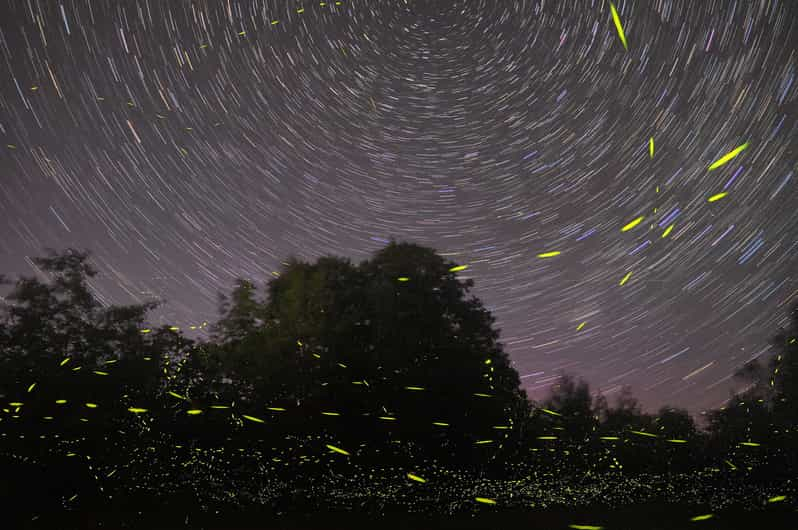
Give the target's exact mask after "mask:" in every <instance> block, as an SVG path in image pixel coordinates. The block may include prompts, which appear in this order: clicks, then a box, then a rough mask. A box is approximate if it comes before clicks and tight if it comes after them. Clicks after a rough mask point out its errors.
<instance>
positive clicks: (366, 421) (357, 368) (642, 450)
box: [0, 242, 798, 520]
mask: <svg viewBox="0 0 798 530" xmlns="http://www.w3.org/2000/svg"><path fill="white" fill-rule="evenodd" d="M89 258H90V254H89V253H88V252H84V251H76V250H72V249H69V250H67V251H65V252H61V253H58V252H54V251H50V254H49V255H48V256H47V257H42V258H36V259H34V263H35V264H36V265H37V267H38V268H39V269H40V272H41V275H40V277H38V278H37V277H20V278H18V279H16V280H14V281H11V280H9V279H7V278H4V277H0V283H1V284H2V285H3V286H4V288H3V291H2V293H1V294H3V295H4V298H2V299H0V409H1V412H0V459H2V460H1V461H2V466H3V467H2V469H3V473H4V478H8V480H6V481H5V482H4V483H3V486H2V487H3V488H5V489H4V490H0V497H2V498H6V499H10V500H12V502H13V503H14V504H15V506H16V508H17V511H18V512H19V513H20V514H21V515H20V517H28V518H31V517H32V518H33V519H34V520H35V519H36V518H37V517H39V515H37V514H39V513H45V512H47V513H57V512H58V510H67V511H68V510H74V509H77V508H76V507H80V509H85V510H90V509H93V508H92V507H97V506H107V505H109V504H113V503H116V502H134V503H135V502H140V503H143V504H142V506H155V505H159V504H158V503H163V502H166V501H165V499H169V502H170V503H173V504H174V503H184V504H189V505H190V504H192V503H194V504H197V503H199V504H201V505H205V504H206V503H207V499H206V498H205V497H204V496H203V495H205V494H207V493H208V492H209V491H211V490H213V489H214V488H221V489H222V490H225V489H227V491H228V494H229V498H230V502H231V503H245V502H250V503H258V502H266V501H264V500H263V499H260V500H259V499H258V498H254V497H252V496H249V494H245V493H244V492H241V491H233V490H232V487H233V486H232V485H234V484H240V483H253V481H254V482H257V481H258V480H262V479H263V480H265V479H264V478H263V477H265V476H266V475H268V476H269V477H270V478H269V480H272V479H274V480H279V481H280V483H281V484H290V485H291V489H292V491H293V493H291V496H290V500H289V501H287V502H289V504H290V503H294V504H295V505H297V506H298V505H300V504H301V502H302V498H303V497H306V496H307V495H306V492H309V491H311V490H312V489H313V487H314V484H316V483H317V481H318V480H319V478H320V477H328V478H329V477H330V476H332V477H344V476H348V475H351V474H353V473H361V474H364V476H366V477H367V476H368V475H369V473H379V472H388V470H393V471H395V470H397V469H398V470H401V472H402V473H404V474H405V476H406V477H407V480H409V481H411V482H415V483H419V484H423V483H425V482H427V481H428V480H429V479H430V474H434V473H436V470H437V469H443V468H447V469H457V470H459V471H460V472H462V473H469V474H473V476H475V477H485V478H490V477H514V476H519V475H523V474H525V473H528V472H529V470H530V469H533V470H535V473H539V474H540V475H539V476H541V477H542V476H547V475H553V474H557V475H558V476H561V477H572V478H574V479H576V478H578V477H580V476H600V475H602V474H613V473H624V474H636V473H641V474H642V473H660V474H668V473H690V472H696V471H699V470H709V471H714V472H716V473H746V474H747V476H749V477H750V479H751V480H757V479H761V480H768V481H772V480H777V479H779V478H780V477H789V476H790V475H791V474H792V475H794V474H795V473H796V470H798V466H796V462H795V459H796V453H797V451H796V448H798V436H797V435H796V433H797V432H798V428H796V426H797V425H798V376H797V372H796V364H797V363H798V354H797V353H796V350H798V344H796V338H795V337H796V336H798V305H795V306H793V307H792V310H791V313H790V317H791V320H790V327H789V328H788V329H785V330H781V331H779V332H778V333H777V334H776V336H775V337H774V339H773V355H772V356H771V357H770V358H769V360H768V364H767V366H765V365H763V364H760V363H758V362H752V363H749V364H746V365H745V366H744V367H743V368H742V369H741V370H740V371H739V372H738V373H737V374H736V377H738V378H740V379H742V380H745V381H747V382H748V383H749V385H748V388H747V390H746V391H745V392H743V393H739V394H733V395H732V396H731V399H730V401H729V403H728V406H727V407H724V408H721V409H719V410H713V411H710V412H709V413H708V414H707V428H706V429H699V428H698V427H697V426H696V424H695V422H694V420H693V418H692V417H691V416H690V415H689V414H688V412H687V411H686V410H683V409H677V408H672V407H667V406H665V407H662V408H661V409H660V410H659V411H658V412H657V413H656V414H647V413H644V412H642V411H641V408H640V406H639V404H638V402H637V400H636V399H635V398H634V396H633V395H632V391H631V389H630V388H629V387H625V388H624V389H623V390H622V391H621V392H620V394H619V395H618V397H617V399H616V400H615V402H614V404H613V405H610V404H608V402H607V399H606V398H605V397H604V396H602V395H600V394H599V395H598V396H594V395H593V394H592V393H591V392H590V389H589V386H588V384H587V383H586V382H585V381H583V380H577V379H575V378H574V377H573V376H571V375H569V374H562V376H561V377H560V379H559V380H558V381H557V382H556V384H555V385H554V386H553V387H552V390H551V393H550V395H549V396H548V397H547V398H546V399H545V400H544V401H543V402H541V403H537V402H533V401H530V400H529V399H528V397H527V395H526V393H525V392H524V390H523V389H521V387H520V380H519V375H518V373H517V372H516V371H515V369H514V368H513V367H512V366H511V364H510V361H509V359H508V356H507V354H506V353H505V352H504V350H503V346H502V344H501V343H500V342H499V330H497V329H495V328H494V318H493V316H492V315H491V314H490V312H489V311H487V310H486V309H485V308H484V306H483V304H482V302H481V301H480V300H479V299H477V298H476V297H474V296H473V295H471V294H470V291H471V289H472V287H473V285H474V283H473V280H470V279H469V280H465V281H464V280H460V279H458V276H457V272H458V271H460V270H464V269H465V268H466V266H463V265H458V264H456V263H452V262H448V261H446V260H445V259H444V258H442V257H441V256H439V255H438V254H437V253H436V252H435V251H434V250H432V249H429V248H425V247H421V246H418V245H414V244H407V243H396V242H391V243H390V244H389V245H387V246H386V247H385V248H383V249H382V250H380V251H379V252H377V253H376V254H375V255H374V256H373V257H372V258H371V259H369V260H367V261H364V262H362V263H360V264H352V263H351V262H350V261H349V260H346V259H342V258H338V257H322V258H320V259H318V260H317V261H316V262H315V263H305V262H302V261H299V260H297V259H294V258H291V259H290V260H289V261H288V262H286V263H285V264H284V265H285V266H284V268H283V270H282V271H281V272H280V273H279V275H277V276H276V277H274V278H272V279H270V280H269V282H268V284H267V285H266V286H265V290H264V291H263V292H260V291H259V289H258V288H257V287H256V286H255V284H254V283H253V282H251V281H249V280H245V279H240V280H237V282H236V283H235V287H234V289H233V290H232V293H231V294H230V295H229V296H220V317H219V320H218V322H216V323H215V324H213V326H212V327H211V333H210V335H209V337H208V338H207V339H203V340H195V339H189V338H187V337H186V336H184V335H183V334H182V332H181V331H180V330H179V329H177V328H175V327H173V326H162V327H159V328H154V327H152V326H151V325H149V323H148V322H147V314H148V312H150V311H151V310H153V309H155V308H156V307H157V306H158V304H157V303H146V304H139V305H126V306H106V305H103V304H101V303H100V301H99V300H98V299H97V297H96V296H94V294H93V293H92V290H91V288H90V285H89V281H90V279H91V278H92V277H94V276H95V275H96V272H97V271H96V270H95V269H94V268H93V267H92V265H91V264H90V260H89ZM253 454H255V455H257V458H255V459H254V467H253V459H252V455H253ZM220 469H223V471H222V472H220V471H219V470H220ZM380 470H382V471H380ZM393 471H392V472H393ZM405 472H406V473H405ZM425 473H427V475H426V476H425ZM120 499H123V500H120ZM488 501H490V499H488V500H485V501H484V502H488Z"/></svg>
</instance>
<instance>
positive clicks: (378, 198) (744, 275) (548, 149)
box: [0, 0, 798, 422]
mask: <svg viewBox="0 0 798 530" xmlns="http://www.w3.org/2000/svg"><path fill="white" fill-rule="evenodd" d="M797 49H798V6H796V4H795V3H794V2H777V1H733V0H730V1H725V0H724V1H721V0H708V1H706V2H704V1H702V2H687V1H675V0H656V1H623V0H621V1H619V2H614V3H612V4H610V3H609V2H603V1H599V0H594V1H591V0H578V1H577V0H574V1H565V0H563V1H557V2H555V1H542V0H541V1H532V0H501V1H496V0H450V1H445V2H444V1H434V0H426V1H423V0H394V1H382V0H368V1H367V0H348V1H344V2H301V1H296V0H260V1H252V0H249V1H233V0H225V1H218V2H203V1H193V2H192V1H183V0H179V1H171V0H170V1H168V2H167V1H154V0H150V1H138V0H129V1H125V2H115V1H106V0H89V1H87V0H69V1H66V0H64V1H61V0H53V1H44V0H39V1H34V0H11V1H7V2H3V4H2V5H1V6H0V54H1V55H2V66H0V227H2V235H0V271H2V272H6V273H9V274H12V273H24V274H31V273H32V272H33V270H34V268H33V262H32V261H31V259H30V257H33V256H40V255H44V248H45V247H50V248H55V249H63V248H65V247H68V246H72V247H77V248H87V249H89V250H91V251H92V253H93V259H94V263H95V264H96V266H97V268H98V269H99V270H100V274H99V275H98V276H97V277H96V278H95V279H94V281H93V283H92V287H93V288H94V289H95V290H96V293H97V295H98V297H100V299H101V300H102V301H104V302H105V303H133V302H144V301H147V300H152V299H155V298H159V299H163V300H164V301H165V302H166V304H165V305H164V306H163V307H162V308H160V309H159V310H157V311H156V312H155V313H153V317H152V318H153V319H154V320H157V321H160V322H161V323H170V324H174V325H177V326H189V325H193V326H200V325H201V324H202V322H205V321H213V320H215V318H216V316H217V313H216V307H217V293H220V292H224V293H227V292H229V290H230V289H231V287H232V284H233V280H234V279H235V278H236V277H246V278H250V279H252V280H255V281H256V282H258V283H259V284H261V285H262V284H263V282H265V281H267V280H268V279H269V278H270V277H272V275H273V274H274V273H275V271H277V270H278V269H279V268H280V266H281V262H282V261H284V260H285V259H287V258H288V257H289V256H290V255H295V256H298V257H300V258H302V259H306V260H315V258H317V257H319V256H321V255H327V254H333V255H340V256H345V257H349V258H351V259H352V260H354V261H361V260H364V259H367V258H368V257H369V256H370V255H371V254H372V253H373V252H374V251H376V250H378V249H379V248H381V247H382V246H384V245H385V243H386V242H388V241H389V240H390V239H391V238H395V239H397V240H406V241H411V242H415V243H419V244H422V245H426V246H431V247H433V248H435V249H437V250H438V252H440V253H441V254H443V255H445V256H446V257H447V258H448V259H451V260H453V261H456V262H458V263H461V264H463V265H468V268H467V269H464V270H463V271H462V272H460V274H459V276H460V277H461V278H473V279H474V280H475V282H476V288H475V291H474V293H475V294H476V295H477V296H479V297H480V298H481V299H483V300H484V301H485V302H486V304H487V305H488V307H489V309H490V310H491V311H493V313H494V315H495V316H496V317H497V319H498V326H499V327H500V328H501V329H502V336H501V340H502V342H503V343H504V344H505V346H506V349H507V351H508V353H509V354H510V356H511V358H512V359H513V362H514V365H515V367H516V369H517V370H518V371H519V373H520V375H521V377H522V383H523V385H524V386H525V388H527V390H528V392H529V393H530V396H531V397H538V396H540V395H542V393H543V392H544V391H546V390H548V387H549V386H550V385H551V383H552V382H553V381H554V379H555V378H556V377H557V375H558V371H559V370H565V371H567V372H570V373H573V374H576V375H579V376H583V377H585V378H586V379H587V380H588V381H589V382H590V383H591V388H592V389H593V390H601V391H602V392H604V393H605V394H606V395H607V396H608V397H610V398H611V397H612V394H613V393H614V392H616V391H617V390H619V389H620V388H621V386H622V385H626V384H629V385H632V387H633V390H634V393H635V395H636V396H637V397H639V398H640V400H641V402H642V403H643V405H644V406H645V407H646V408H647V409H653V408H656V407H659V406H660V405H664V404H666V403H667V404H671V405H676V406H682V407H686V408H688V409H689V410H690V411H691V412H693V413H698V412H699V411H700V410H702V409H705V408H710V407H717V406H719V405H721V404H722V403H723V402H724V401H725V399H726V398H727V397H728V395H729V391H730V389H731V388H733V384H734V383H733V380H732V378H731V374H732V372H733V370H734V369H735V368H737V367H739V366H740V365H741V364H743V363H744V362H746V361H748V360H749V359H752V358H756V357H759V356H763V355H766V354H767V353H768V338H769V337H770V336H771V335H772V334H773V333H774V332H775V331H776V330H777V329H778V327H779V326H780V325H783V324H784V323H785V321H784V318H785V316H786V308H787V305H788V304H789V302H790V301H792V300H794V299H795V297H796V295H798V286H797V285H796V281H795V278H794V276H792V275H791V274H790V272H791V271H794V270H796V266H797V265H798V263H796V245H798V241H796V239H795V235H796V234H797V233H798V217H796V216H795V215H794V210H795V208H796V206H798V194H796V189H795V186H794V182H795V173H796V170H798V165H797V164H796V162H797V160H796V144H798V126H797V124H796V113H797V112H798V107H797V104H796V102H797V101H798V87H796V84H795V76H796V68H798V67H797V66H796V59H798V56H797V55H796V50H797ZM250 420H251V421H253V422H257V421H258V418H254V417H253V418H250Z"/></svg>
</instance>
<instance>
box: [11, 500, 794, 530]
mask: <svg viewBox="0 0 798 530" xmlns="http://www.w3.org/2000/svg"><path fill="white" fill-rule="evenodd" d="M475 512H476V513H475V514H474V515H473V516H472V515H471V514H468V513H464V514H458V515H453V516H448V517H447V516H430V515H422V514H408V513H407V512H397V513H390V514H386V515H384V516H382V517H375V516H368V515H363V514H357V513H352V512H337V513H336V512H325V513H316V514H313V515H307V516H302V515H285V516H280V517H275V516H274V515H272V514H269V513H267V512H265V511H264V512H263V513H257V512H256V511H254V510H247V511H246V512H241V511H239V512H230V513H219V514H205V515H203V514H202V511H201V510H199V509H198V508H197V507H189V508H187V509H186V510H181V511H180V512H179V514H178V512H177V511H175V512H172V511H164V510H153V511H146V510H145V511H143V512H142V514H141V515H138V514H137V513H136V512H135V511H132V512H130V513H122V512H116V513H95V514H93V515H91V516H90V515H87V514H85V513H77V512H75V513H72V514H70V515H68V516H65V514H64V513H63V512H62V513H61V514H59V515H58V517H57V519H56V518H53V519H50V518H48V517H47V515H46V514H42V517H40V519H38V520H37V521H32V522H28V523H27V524H23V525H22V526H20V527H19V528H30V529H33V528H42V529H51V528H52V529H55V528H58V529H59V530H68V529H72V528H74V529H81V530H82V529H108V530H117V529H122V528H129V529H142V530H143V529H147V530H177V529H192V530H194V529H196V530H200V529H203V530H316V529H319V530H322V529H324V530H353V529H357V528H369V529H377V530H432V529H436V530H437V529H442V530H455V529H456V530H489V529H490V530H493V529H496V530H505V529H515V528H518V529H523V530H554V529H563V530H566V529H568V528H569V525H585V526H592V527H603V528H604V529H605V530H627V529H628V530H632V529H635V530H638V529H645V530H679V529H691V528H696V529H706V530H710V529H712V530H715V529H717V530H721V529H722V530H726V529H734V530H736V529H740V530H742V529H745V530H758V529H763V530H764V529H768V530H795V529H796V528H798V509H796V507H794V506H792V505H786V504H785V505H771V506H767V507H763V508H762V509H761V510H754V511H744V510H742V509H734V508H730V509H725V510H720V511H716V512H715V515H714V517H713V518H711V519H708V520H704V521H696V522H693V521H690V519H691V518H692V517H694V516H696V515H703V514H708V513H711V512H712V510H711V509H709V508H702V507H693V506H679V505H667V504H657V505H640V506H633V507H623V508H617V509H611V510H608V509H607V508H606V507H603V508H594V509H591V508H574V509H568V508H559V509H546V510H542V511H533V510H530V511H520V510H513V511H510V510H506V509H505V510H502V509H497V508H496V507H492V506H485V507H482V506H479V507H477V509H476V510H475ZM185 514H188V522H186V515H185ZM48 519H50V520H48Z"/></svg>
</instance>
